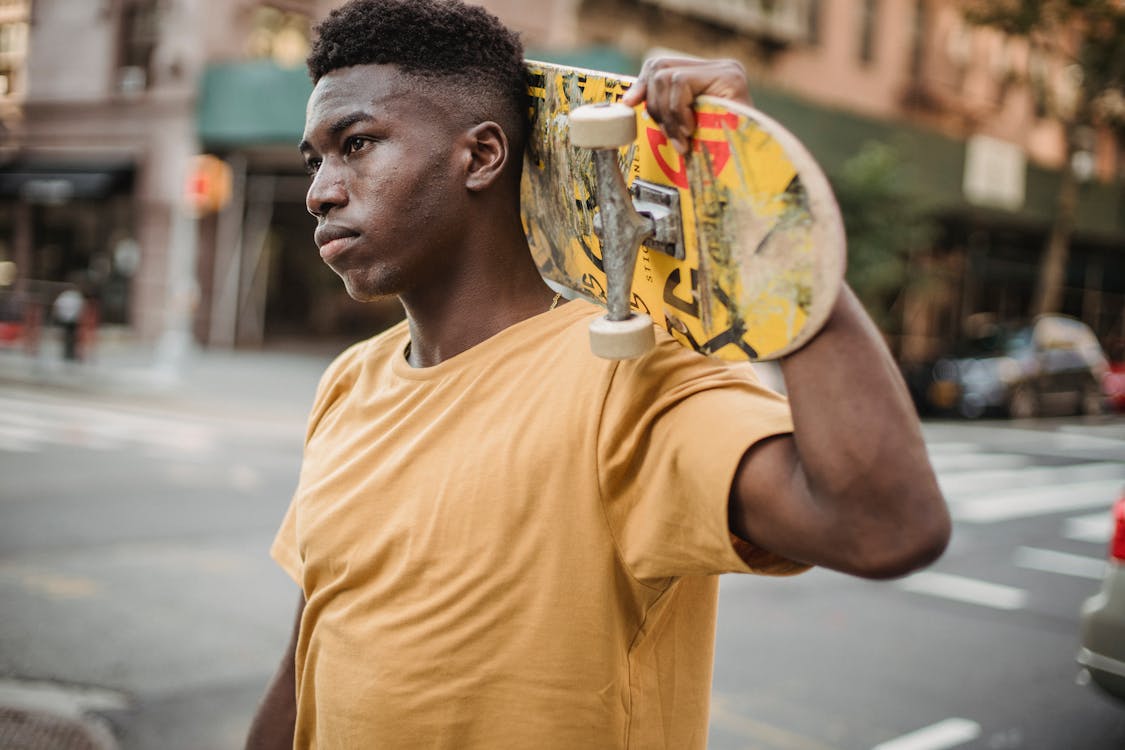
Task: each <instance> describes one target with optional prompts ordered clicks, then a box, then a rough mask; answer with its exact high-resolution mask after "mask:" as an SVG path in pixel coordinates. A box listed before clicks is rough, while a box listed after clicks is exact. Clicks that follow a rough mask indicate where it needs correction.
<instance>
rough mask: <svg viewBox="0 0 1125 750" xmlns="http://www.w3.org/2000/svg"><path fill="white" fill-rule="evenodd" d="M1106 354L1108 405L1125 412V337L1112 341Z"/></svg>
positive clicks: (1103, 382)
mask: <svg viewBox="0 0 1125 750" xmlns="http://www.w3.org/2000/svg"><path fill="white" fill-rule="evenodd" d="M1106 354H1107V355H1108V356H1109V368H1108V370H1107V371H1106V373H1105V375H1104V376H1102V391H1103V392H1105V400H1106V406H1108V407H1109V408H1110V409H1112V410H1114V411H1120V412H1125V337H1123V338H1118V339H1114V340H1112V341H1110V342H1109V344H1108V345H1107V346H1106Z"/></svg>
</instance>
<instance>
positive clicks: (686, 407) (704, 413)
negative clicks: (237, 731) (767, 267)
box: [249, 0, 949, 750]
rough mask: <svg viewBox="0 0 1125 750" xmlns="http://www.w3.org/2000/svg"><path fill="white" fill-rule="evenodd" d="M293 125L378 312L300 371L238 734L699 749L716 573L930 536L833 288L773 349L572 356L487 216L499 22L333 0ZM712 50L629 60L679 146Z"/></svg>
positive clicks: (872, 355) (493, 206) (871, 371)
mask: <svg viewBox="0 0 1125 750" xmlns="http://www.w3.org/2000/svg"><path fill="white" fill-rule="evenodd" d="M309 69H310V72H311V74H312V76H313V78H314V80H315V81H316V86H315V89H314V91H313V94H312V97H311V98H310V100H309V105H308V113H307V120H306V127H305V135H304V140H303V142H302V143H301V147H300V148H301V152H302V153H303V155H304V157H305V160H306V162H307V164H308V166H309V171H310V173H311V175H312V182H311V185H310V187H309V192H308V209H309V211H310V213H312V214H313V215H314V216H315V217H316V218H317V229H316V232H315V239H316V243H317V245H318V246H319V248H320V254H321V257H322V258H323V259H324V260H325V262H326V263H328V265H329V266H331V267H332V268H333V269H334V270H335V271H336V272H337V273H338V274H339V275H340V276H341V277H342V279H343V281H344V284H345V285H346V287H347V289H348V291H349V293H350V294H351V295H352V296H353V297H355V298H356V299H361V300H364V299H372V298H375V297H379V296H383V295H396V296H397V297H398V298H399V299H400V300H401V302H402V305H403V307H404V309H405V311H406V321H405V322H404V323H403V324H401V325H399V326H397V327H395V328H393V329H391V330H390V331H387V332H385V333H384V334H381V335H379V336H376V337H375V338H373V339H371V340H368V341H365V342H363V343H360V344H358V345H356V346H354V347H352V348H351V349H349V350H348V351H347V352H345V353H344V354H343V355H341V356H340V357H339V358H338V359H337V360H336V362H334V363H333V364H332V366H331V367H330V368H329V369H328V371H327V372H326V373H325V375H324V377H323V379H322V381H321V384H320V387H319V389H318V393H317V397H316V400H315V403H314V406H313V410H312V415H311V417H310V420H309V427H308V433H307V436H306V447H305V458H304V462H303V465H302V470H301V479H300V483H299V486H298V489H297V491H296V494H295V496H294V499H293V502H292V505H291V506H290V509H289V511H288V513H287V515H286V517H285V520H284V522H283V524H282V528H281V531H280V532H279V534H278V536H277V540H276V542H275V544H274V547H273V550H272V552H273V555H274V557H275V558H276V559H277V561H278V562H279V564H280V565H281V566H282V567H283V568H284V569H285V570H286V571H287V572H288V573H289V574H290V575H291V576H292V577H293V578H294V579H295V580H296V581H297V583H298V584H299V585H300V587H301V592H302V596H301V598H300V606H299V607H298V613H297V621H296V623H295V626H294V630H293V639H292V643H291V644H290V646H289V649H288V650H287V652H286V654H285V656H284V659H283V661H282V665H281V668H280V670H279V672H278V675H277V677H276V678H275V680H274V682H273V683H272V684H271V686H270V688H269V691H268V692H267V695H266V698H265V700H264V702H263V705H262V707H261V709H260V712H259V714H258V716H257V718H256V719H255V722H254V726H253V727H252V728H251V736H250V740H249V746H250V747H253V748H273V747H290V746H296V747H301V748H304V747H319V748H375V747H378V748H450V749H451V750H452V749H456V750H466V749H470V748H489V749H492V748H656V747H667V748H675V749H676V750H681V749H683V748H702V747H703V746H704V745H705V743H706V736H707V705H708V696H709V694H710V678H711V666H712V659H713V641H714V617H715V605H716V591H717V577H716V575H715V574H717V573H722V572H730V571H740V572H759V573H776V574H784V573H793V572H798V571H801V570H804V569H805V568H807V567H808V566H809V565H823V566H826V567H830V568H833V569H836V570H840V571H844V572H847V573H852V574H855V575H860V576H867V577H872V578H884V577H890V576H896V575H901V574H904V573H906V572H908V571H910V570H913V569H915V568H917V567H919V566H921V565H924V564H927V563H928V562H930V561H932V560H933V559H935V558H936V557H937V556H938V555H939V554H940V552H941V550H942V549H943V548H944V545H945V543H946V541H947V538H948V535H949V518H948V515H947V512H946V509H945V506H944V503H943V501H942V498H941V496H940V493H939V491H938V488H937V484H936V481H935V479H934V476H933V472H932V470H931V469H930V466H929V462H928V459H927V455H926V451H925V447H924V445H923V443H922V440H921V437H920V432H919V429H918V425H917V421H916V418H915V416H914V413H913V410H912V408H911V404H910V401H909V399H908V397H907V395H906V391H905V388H904V387H903V384H902V383H901V381H900V379H899V376H898V374H897V369H896V367H895V365H894V362H893V361H892V360H891V357H890V356H889V354H888V352H887V351H886V348H885V347H884V346H883V343H882V341H881V339H880V336H879V334H878V332H877V331H876V329H875V328H874V326H873V325H872V324H871V322H870V320H869V319H868V318H867V316H866V315H865V314H864V313H863V311H862V309H861V307H860V305H859V304H858V303H857V301H856V299H855V297H854V295H853V294H852V293H851V292H850V291H849V290H847V289H845V290H844V291H843V292H842V293H841V295H840V299H839V302H838V304H837V305H836V307H835V309H834V311H833V314H832V316H831V318H830V320H829V321H828V323H827V324H826V325H825V327H824V329H823V331H822V332H821V333H820V334H819V335H818V336H817V337H816V338H815V339H814V340H813V341H812V342H811V343H809V344H808V345H807V346H805V347H804V348H803V349H801V350H800V351H799V352H796V353H794V354H793V355H792V356H790V357H788V358H787V359H786V360H785V361H784V362H783V363H782V368H783V371H784V376H785V381H786V386H787V388H788V391H789V393H790V396H791V399H792V403H791V405H788V404H787V403H786V402H785V401H784V400H783V399H781V398H780V397H778V396H775V395H773V394H772V393H770V392H769V391H767V390H765V389H763V388H762V387H761V386H760V385H759V384H758V383H757V381H756V379H755V378H754V376H753V374H752V372H751V371H750V368H748V367H745V366H743V367H731V366H726V365H722V364H719V363H716V362H714V361H711V360H708V359H707V358H705V357H701V356H699V355H697V354H695V353H693V352H690V351H687V350H686V349H683V348H682V347H680V346H679V345H677V344H675V343H674V342H673V341H671V340H670V339H669V338H668V337H666V336H658V345H657V348H656V349H655V350H654V351H653V352H651V353H650V354H648V355H646V356H644V357H642V358H640V359H637V360H632V361H626V362H608V361H604V360H599V359H596V358H595V357H593V356H592V355H591V354H590V351H589V346H588V341H587V333H586V330H587V325H588V322H589V320H590V319H591V318H593V317H594V316H595V315H599V314H601V311H600V310H599V309H598V308H596V307H595V306H593V305H591V304H588V303H586V302H583V301H573V302H570V303H566V304H559V302H560V300H559V298H558V297H557V296H556V295H555V294H554V293H553V292H552V291H550V290H549V289H548V287H546V286H545V285H544V284H543V282H542V280H541V279H540V278H539V275H538V273H537V272H536V269H535V267H534V265H533V263H532V261H531V256H530V253H529V251H528V247H527V243H526V240H525V238H524V234H523V230H522V227H521V224H520V218H519V180H520V171H521V160H522V149H523V142H524V128H525V123H524V113H525V112H526V104H525V101H524V96H525V93H524V91H525V90H524V85H525V84H524V74H523V65H522V49H521V47H520V44H519V42H518V40H517V39H516V37H515V36H514V35H513V34H512V33H510V32H509V31H507V30H506V29H504V28H503V27H502V26H501V25H500V23H499V22H498V21H497V20H496V19H494V18H493V17H491V16H489V15H488V14H486V13H485V12H483V11H481V10H479V9H475V8H471V7H466V6H463V5H461V4H459V3H457V2H454V1H450V0H353V2H351V3H350V4H348V5H347V6H345V7H344V8H342V9H340V10H339V11H337V12H335V13H333V14H332V15H331V16H330V17H329V18H328V19H327V20H326V21H325V22H324V24H323V25H322V26H321V27H320V29H319V38H318V40H317V42H316V43H315V45H314V48H313V51H312V54H311V56H310V58H309ZM704 93H707V94H715V95H718V96H724V97H728V98H732V99H738V100H741V101H749V95H748V92H747V84H746V78H745V75H744V73H743V72H742V70H741V68H740V67H738V66H737V65H735V64H732V63H713V62H689V61H658V62H653V63H650V64H648V65H646V66H645V68H644V71H643V72H642V74H641V76H640V80H639V81H638V82H637V84H636V85H635V86H634V87H633V89H632V90H631V91H630V92H629V95H628V97H627V103H629V104H634V105H636V104H640V103H642V102H643V103H645V104H646V106H647V107H648V109H649V111H650V112H652V113H653V115H654V116H655V117H656V118H657V119H658V120H659V121H660V122H661V123H662V124H663V127H664V128H665V129H666V130H667V131H668V133H669V135H670V136H671V137H672V138H673V139H674V141H675V142H676V143H677V144H678V147H679V148H680V149H681V150H685V149H686V148H687V145H688V143H689V140H690V134H691V132H692V129H693V123H692V115H691V111H690V104H691V102H692V100H693V99H694V98H695V96H697V95H699V94H704Z"/></svg>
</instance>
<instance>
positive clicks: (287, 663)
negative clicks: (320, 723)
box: [246, 594, 305, 750]
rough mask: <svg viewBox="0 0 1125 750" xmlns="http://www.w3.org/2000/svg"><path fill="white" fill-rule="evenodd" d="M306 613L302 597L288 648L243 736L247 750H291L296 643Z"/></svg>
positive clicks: (295, 684)
mask: <svg viewBox="0 0 1125 750" xmlns="http://www.w3.org/2000/svg"><path fill="white" fill-rule="evenodd" d="M304 612H305V597H304V595H303V594H302V595H301V596H300V597H299V598H298V600H297V615H296V617H295V618H294V621H293V632H292V635H290V637H289V645H288V646H286V648H285V654H284V655H283V656H282V657H281V664H280V665H279V666H278V668H277V673H276V674H274V676H273V679H272V680H270V684H269V686H268V687H267V688H266V694H265V696H263V698H262V703H261V705H259V706H258V713H257V714H255V716H254V720H253V722H252V723H251V724H250V731H249V732H248V733H247V736H246V750H292V748H293V734H294V731H295V729H296V725H297V679H296V676H297V673H296V655H297V640H298V638H299V637H300V634H301V618H302V616H303V615H304Z"/></svg>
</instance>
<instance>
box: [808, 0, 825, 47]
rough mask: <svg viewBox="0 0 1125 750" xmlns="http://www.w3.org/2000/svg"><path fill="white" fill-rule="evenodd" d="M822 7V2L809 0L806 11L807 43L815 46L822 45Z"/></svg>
mask: <svg viewBox="0 0 1125 750" xmlns="http://www.w3.org/2000/svg"><path fill="white" fill-rule="evenodd" d="M820 5H821V3H820V0H808V8H807V9H806V13H807V15H806V23H807V27H806V29H805V41H806V42H808V43H809V44H810V45H813V46H816V45H818V44H820V13H821V7H820Z"/></svg>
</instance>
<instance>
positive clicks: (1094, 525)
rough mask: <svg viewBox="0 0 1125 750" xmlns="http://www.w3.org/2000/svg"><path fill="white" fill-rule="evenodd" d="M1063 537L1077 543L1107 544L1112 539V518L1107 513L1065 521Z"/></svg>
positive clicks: (1076, 517)
mask: <svg viewBox="0 0 1125 750" xmlns="http://www.w3.org/2000/svg"><path fill="white" fill-rule="evenodd" d="M1063 536H1065V537H1066V538H1067V539H1074V540H1077V541H1079V542H1090V543H1092V544H1108V543H1109V540H1110V539H1111V538H1112V537H1113V518H1112V517H1111V516H1110V514H1109V513H1091V514H1090V515H1088V516H1074V517H1073V518H1068V519H1066V523H1065V524H1064V526H1063Z"/></svg>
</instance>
